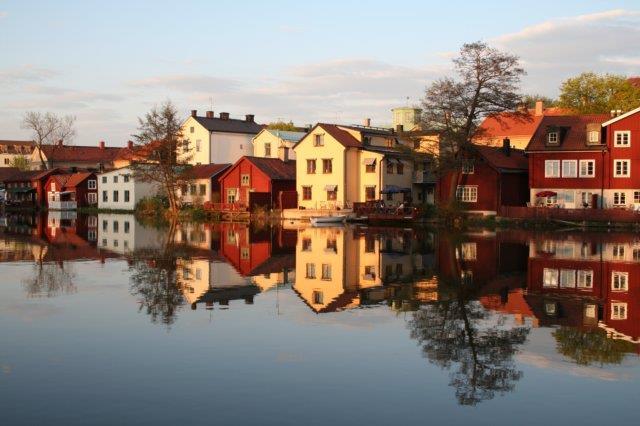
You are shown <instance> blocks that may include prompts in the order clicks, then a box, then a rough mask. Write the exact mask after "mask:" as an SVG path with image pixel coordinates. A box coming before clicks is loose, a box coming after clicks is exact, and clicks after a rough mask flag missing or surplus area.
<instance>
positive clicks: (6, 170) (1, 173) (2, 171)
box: [0, 167, 20, 182]
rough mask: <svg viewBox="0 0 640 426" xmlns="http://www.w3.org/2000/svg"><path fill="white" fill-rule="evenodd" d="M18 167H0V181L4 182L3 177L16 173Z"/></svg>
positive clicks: (6, 177)
mask: <svg viewBox="0 0 640 426" xmlns="http://www.w3.org/2000/svg"><path fill="white" fill-rule="evenodd" d="M19 171H20V169H18V168H17V167H0V182H4V181H5V179H8V178H10V177H11V176H13V175H15V174H16V173H18V172H19Z"/></svg>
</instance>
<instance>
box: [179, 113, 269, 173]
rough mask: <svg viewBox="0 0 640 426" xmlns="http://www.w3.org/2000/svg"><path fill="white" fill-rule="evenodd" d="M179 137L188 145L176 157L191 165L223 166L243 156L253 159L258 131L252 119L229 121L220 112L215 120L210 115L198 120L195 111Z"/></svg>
mask: <svg viewBox="0 0 640 426" xmlns="http://www.w3.org/2000/svg"><path fill="white" fill-rule="evenodd" d="M181 130H182V137H183V138H184V139H185V140H186V141H188V149H187V150H186V151H185V152H182V153H180V152H179V153H178V155H179V156H182V158H183V159H187V158H188V161H189V163H190V164H193V165H201V164H211V163H217V164H223V163H235V162H236V161H238V159H239V158H240V157H242V156H245V155H253V141H252V139H253V138H254V136H256V135H257V134H258V133H259V132H260V131H261V130H262V126H261V125H260V124H257V123H256V122H255V120H254V116H253V115H251V114H247V115H246V116H245V118H244V120H239V119H235V118H231V117H230V116H229V113H228V112H221V113H220V114H219V116H218V117H215V116H214V113H213V111H207V112H206V113H205V115H204V116H199V115H198V111H197V110H193V111H191V116H190V117H189V118H187V119H186V120H185V122H184V123H183V124H182V127H181Z"/></svg>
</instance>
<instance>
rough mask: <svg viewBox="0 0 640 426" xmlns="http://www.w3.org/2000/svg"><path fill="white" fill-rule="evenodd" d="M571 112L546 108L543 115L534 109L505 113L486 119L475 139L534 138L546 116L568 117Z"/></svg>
mask: <svg viewBox="0 0 640 426" xmlns="http://www.w3.org/2000/svg"><path fill="white" fill-rule="evenodd" d="M570 113H571V112H570V111H569V110H567V109H564V108H555V107H554V108H546V109H544V111H543V113H542V115H535V110H534V109H529V110H527V112H526V113H524V114H523V113H517V112H503V113H500V114H496V115H492V116H490V117H487V118H485V119H484V121H483V122H482V123H481V124H480V126H479V127H478V132H477V134H478V136H477V137H475V138H474V139H477V140H482V139H487V138H504V137H507V136H510V137H514V136H529V137H531V136H533V134H534V133H535V131H536V129H537V128H538V126H539V125H540V122H541V121H542V119H543V118H544V117H546V116H558V115H568V114H570Z"/></svg>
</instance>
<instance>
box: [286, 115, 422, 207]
mask: <svg viewBox="0 0 640 426" xmlns="http://www.w3.org/2000/svg"><path fill="white" fill-rule="evenodd" d="M400 144H401V142H399V141H398V139H397V136H396V134H395V132H393V131H392V130H389V129H382V128H374V127H365V126H342V125H336V124H325V123H318V124H317V125H316V126H315V127H313V129H311V131H309V133H307V134H306V135H305V136H304V137H303V138H302V139H301V140H300V142H298V143H297V144H296V145H295V147H294V148H293V150H294V152H295V154H296V191H297V193H298V206H301V207H304V208H305V209H337V208H340V209H342V208H351V207H352V206H353V203H355V202H365V201H372V200H379V199H381V198H382V199H384V201H385V203H386V204H387V205H388V206H394V205H399V204H401V203H402V202H406V201H408V200H410V199H411V198H412V194H411V192H412V191H411V188H412V180H413V159H412V157H411V156H410V155H407V154H405V153H403V152H402V151H401V150H399V149H398V147H399V145H400Z"/></svg>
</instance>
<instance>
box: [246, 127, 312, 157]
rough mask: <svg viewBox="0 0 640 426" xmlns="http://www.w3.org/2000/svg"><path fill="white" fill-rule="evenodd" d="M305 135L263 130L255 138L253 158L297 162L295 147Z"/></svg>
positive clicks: (303, 133) (302, 133)
mask: <svg viewBox="0 0 640 426" xmlns="http://www.w3.org/2000/svg"><path fill="white" fill-rule="evenodd" d="M304 135H306V133H305V132H289V131H284V130H274V129H263V130H261V131H260V133H258V134H257V135H256V136H255V137H254V138H253V156H254V157H264V158H279V159H281V160H282V161H287V160H295V159H296V154H295V152H293V147H294V146H295V144H296V143H298V142H299V141H300V139H302V138H303V137H304Z"/></svg>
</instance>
